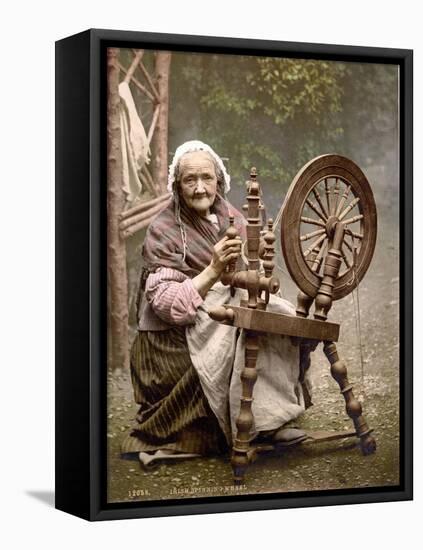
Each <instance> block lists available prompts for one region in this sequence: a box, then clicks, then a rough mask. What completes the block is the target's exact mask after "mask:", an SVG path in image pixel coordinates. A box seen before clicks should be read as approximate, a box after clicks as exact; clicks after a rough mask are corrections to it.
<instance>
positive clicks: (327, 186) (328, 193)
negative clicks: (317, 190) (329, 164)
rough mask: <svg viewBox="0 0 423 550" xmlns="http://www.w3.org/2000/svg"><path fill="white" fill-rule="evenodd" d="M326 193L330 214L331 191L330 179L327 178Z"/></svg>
mask: <svg viewBox="0 0 423 550" xmlns="http://www.w3.org/2000/svg"><path fill="white" fill-rule="evenodd" d="M325 193H326V202H327V203H328V212H330V189H329V182H328V179H327V178H325Z"/></svg>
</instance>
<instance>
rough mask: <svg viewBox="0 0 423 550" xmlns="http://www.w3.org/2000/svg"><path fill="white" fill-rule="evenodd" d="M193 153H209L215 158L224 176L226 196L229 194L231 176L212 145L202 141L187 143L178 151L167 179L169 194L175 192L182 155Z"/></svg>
mask: <svg viewBox="0 0 423 550" xmlns="http://www.w3.org/2000/svg"><path fill="white" fill-rule="evenodd" d="M193 151H207V152H208V153H209V154H210V155H211V156H212V157H213V159H214V160H215V161H216V163H217V165H218V166H219V168H220V169H221V171H222V174H223V179H224V182H225V187H224V191H225V194H226V193H228V191H229V189H230V188H231V185H230V182H231V176H230V175H229V174H228V173H227V171H226V168H225V165H224V164H223V161H222V159H221V158H220V157H219V155H217V154H216V153H215V152H214V151H213V149H212V148H211V147H210V145H207V143H203V142H202V141H198V140H192V141H186V142H185V143H183V144H182V145H180V146H179V147H178V148H177V149H176V151H175V154H174V156H173V160H172V163H171V165H170V166H169V176H168V179H167V190H168V191H169V193H171V192H172V190H173V183H174V181H175V168H176V166H177V164H178V162H179V160H180V158H181V157H182V155H185V153H192V152H193Z"/></svg>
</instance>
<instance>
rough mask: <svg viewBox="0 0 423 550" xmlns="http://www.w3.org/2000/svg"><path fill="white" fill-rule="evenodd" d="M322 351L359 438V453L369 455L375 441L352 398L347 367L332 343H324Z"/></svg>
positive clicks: (358, 404) (373, 449)
mask: <svg viewBox="0 0 423 550" xmlns="http://www.w3.org/2000/svg"><path fill="white" fill-rule="evenodd" d="M323 351H324V352H325V355H326V357H327V358H328V361H329V363H330V365H331V368H330V372H331V375H332V377H333V378H334V379H335V380H336V382H337V383H338V385H339V388H340V390H341V393H342V395H343V396H344V399H345V408H346V411H347V414H348V416H349V417H350V418H351V419H352V421H353V423H354V427H355V431H356V433H357V437H359V438H360V446H361V451H362V453H363V454H364V455H368V454H371V453H373V452H374V451H375V450H376V441H375V439H374V437H372V436H371V432H372V430H370V429H369V427H368V425H367V423H366V421H365V419H364V417H363V416H362V408H361V403H360V401H359V400H358V399H356V398H355V397H354V394H353V386H352V385H351V384H350V383H349V382H348V375H347V367H346V365H345V363H344V361H342V360H340V359H339V356H338V351H337V349H336V345H335V344H334V343H333V342H325V344H324V347H323Z"/></svg>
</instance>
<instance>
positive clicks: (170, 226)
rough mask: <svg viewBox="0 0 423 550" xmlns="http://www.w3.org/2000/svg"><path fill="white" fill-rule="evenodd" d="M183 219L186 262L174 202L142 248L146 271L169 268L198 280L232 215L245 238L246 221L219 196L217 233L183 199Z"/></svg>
mask: <svg viewBox="0 0 423 550" xmlns="http://www.w3.org/2000/svg"><path fill="white" fill-rule="evenodd" d="M180 209H181V220H182V222H183V224H184V226H185V232H186V242H187V249H186V257H185V261H184V260H183V244H182V237H181V230H180V227H179V224H178V221H177V218H176V214H175V202H174V201H172V202H171V203H170V204H169V205H168V206H167V207H166V208H165V209H164V210H162V212H160V214H159V215H158V216H157V218H156V219H155V220H154V221H153V222H152V223H151V224H150V226H149V228H148V231H147V235H146V237H145V241H144V246H143V258H144V266H145V267H144V269H147V270H148V272H151V271H154V270H155V269H157V268H158V267H169V268H172V269H176V270H178V271H181V272H182V273H185V274H186V275H188V276H189V277H191V278H192V277H195V276H196V275H198V274H199V273H200V272H201V271H203V269H204V268H206V267H207V266H208V265H209V263H210V261H211V258H212V248H213V246H214V245H215V244H216V243H217V242H218V241H220V239H222V238H223V237H224V235H225V231H226V229H227V228H228V226H229V215H230V214H232V215H233V216H234V225H235V227H236V228H237V229H238V231H239V233H240V235H241V239H242V240H244V239H245V225H246V220H245V218H244V216H243V215H242V214H241V213H240V212H238V210H236V209H235V208H234V207H233V206H232V205H231V204H230V203H229V202H227V201H226V200H225V199H223V198H222V197H221V196H220V195H216V199H215V201H214V204H213V206H212V208H211V213H213V214H216V216H217V219H218V221H219V227H220V230H219V231H218V230H217V229H216V227H215V226H214V225H213V223H212V222H210V221H209V220H207V219H205V218H202V217H201V216H199V215H198V214H197V213H196V212H195V210H192V209H190V208H188V207H187V206H186V204H185V203H184V201H183V200H182V199H180Z"/></svg>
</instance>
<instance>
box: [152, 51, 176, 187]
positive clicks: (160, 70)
mask: <svg viewBox="0 0 423 550" xmlns="http://www.w3.org/2000/svg"><path fill="white" fill-rule="evenodd" d="M171 55H172V54H171V53H170V52H158V53H157V54H156V63H155V81H156V87H157V91H158V93H159V98H160V112H159V117H158V120H157V125H156V129H155V131H154V134H153V139H152V153H153V154H152V163H151V165H152V172H153V179H154V182H155V184H156V185H157V186H158V187H159V189H160V190H161V192H162V193H165V192H166V186H167V172H168V166H169V157H168V155H169V150H168V133H169V130H168V125H169V76H170V61H171Z"/></svg>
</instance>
